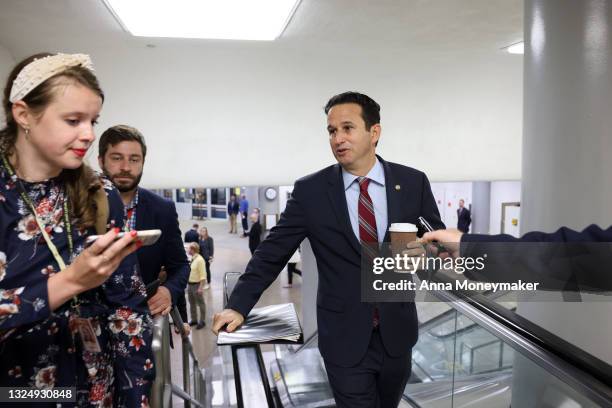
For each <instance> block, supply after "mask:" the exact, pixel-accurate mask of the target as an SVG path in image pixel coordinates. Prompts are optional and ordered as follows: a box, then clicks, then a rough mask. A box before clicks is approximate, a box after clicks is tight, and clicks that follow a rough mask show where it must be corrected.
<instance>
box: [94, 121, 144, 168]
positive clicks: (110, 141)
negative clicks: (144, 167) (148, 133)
mask: <svg viewBox="0 0 612 408" xmlns="http://www.w3.org/2000/svg"><path fill="white" fill-rule="evenodd" d="M121 142H138V143H139V144H140V147H141V148H142V159H143V160H144V158H145V157H146V156H147V145H146V144H145V140H144V136H143V135H142V133H140V132H139V131H138V129H136V128H133V127H131V126H127V125H117V126H113V127H110V128H108V129H106V130H105V131H104V133H102V136H100V141H99V142H98V152H99V153H98V154H99V156H100V157H102V158H104V155H105V154H106V151H107V150H108V147H109V146H115V145H117V144H119V143H121Z"/></svg>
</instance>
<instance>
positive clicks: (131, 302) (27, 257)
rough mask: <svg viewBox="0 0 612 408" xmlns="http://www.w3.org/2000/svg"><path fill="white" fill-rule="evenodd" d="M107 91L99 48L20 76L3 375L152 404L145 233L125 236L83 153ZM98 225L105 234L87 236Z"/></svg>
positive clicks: (0, 236) (8, 174)
mask: <svg viewBox="0 0 612 408" xmlns="http://www.w3.org/2000/svg"><path fill="white" fill-rule="evenodd" d="M103 100H104V93H103V92H102V89H101V88H100V85H99V83H98V80H97V78H96V76H95V74H94V71H93V65H92V62H91V59H90V58H89V56H88V55H84V54H49V53H44V54H37V55H33V56H31V57H28V58H26V59H25V60H23V61H21V62H20V63H19V64H17V65H16V66H15V68H14V69H13V70H12V72H11V73H10V74H9V77H8V80H7V83H6V87H5V89H4V98H3V108H4V113H5V117H6V125H5V126H4V127H3V128H2V129H0V351H1V354H2V358H0V384H2V386H4V387H12V388H16V387H29V388H42V389H54V388H57V387H75V404H76V405H78V406H87V407H89V406H114V407H136V406H138V407H141V406H142V407H147V406H148V398H149V393H150V389H151V384H152V381H153V379H154V378H155V369H154V366H153V353H152V350H151V341H152V337H153V336H152V326H153V320H152V319H151V315H150V313H149V310H148V308H147V305H146V301H145V296H146V290H145V285H144V284H143V282H142V280H141V278H140V275H139V274H138V272H137V268H136V264H137V259H136V255H135V254H134V255H130V254H132V252H133V251H135V250H136V249H137V248H138V247H139V246H140V245H141V243H139V241H137V232H136V231H132V232H131V233H129V234H125V236H124V237H123V238H121V239H118V240H116V238H117V234H118V233H119V231H120V229H121V228H122V227H123V204H122V203H121V198H120V197H119V194H118V193H117V190H116V189H115V188H114V187H113V185H112V184H111V183H110V182H109V181H108V180H103V179H101V178H100V177H99V176H98V175H97V174H95V173H94V172H93V171H92V170H91V168H89V166H87V165H86V164H84V163H83V161H84V157H85V155H86V154H87V151H88V150H89V148H90V147H91V146H92V144H93V143H94V140H95V135H94V126H95V124H96V123H97V120H98V117H99V114H100V111H101V109H102V102H103ZM108 226H110V230H109V231H108V232H106V230H107V229H108ZM91 235H100V236H99V238H98V239H97V240H96V241H95V242H94V243H93V244H91V245H89V246H87V245H86V243H85V241H86V239H87V237H89V236H91ZM15 405H19V404H13V405H12V406H15ZM53 405H55V404H53Z"/></svg>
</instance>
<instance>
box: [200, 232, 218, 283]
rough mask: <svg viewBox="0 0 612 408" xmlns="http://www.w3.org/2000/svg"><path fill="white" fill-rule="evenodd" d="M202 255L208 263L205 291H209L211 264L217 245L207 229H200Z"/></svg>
mask: <svg viewBox="0 0 612 408" xmlns="http://www.w3.org/2000/svg"><path fill="white" fill-rule="evenodd" d="M200 255H202V258H204V262H205V263H206V285H204V289H208V288H210V276H211V275H210V274H211V272H210V264H211V263H212V261H213V256H214V255H215V243H214V241H213V238H212V237H211V236H210V235H208V228H206V227H202V228H200Z"/></svg>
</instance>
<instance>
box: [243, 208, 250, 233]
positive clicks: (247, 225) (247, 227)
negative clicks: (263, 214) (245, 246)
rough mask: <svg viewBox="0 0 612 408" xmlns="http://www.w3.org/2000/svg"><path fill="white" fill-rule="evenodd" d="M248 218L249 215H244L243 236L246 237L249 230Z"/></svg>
mask: <svg viewBox="0 0 612 408" xmlns="http://www.w3.org/2000/svg"><path fill="white" fill-rule="evenodd" d="M248 216H249V214H247V213H246V212H243V213H242V234H244V235H246V232H247V231H248V230H249V221H248Z"/></svg>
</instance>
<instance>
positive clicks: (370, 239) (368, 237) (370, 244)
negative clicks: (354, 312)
mask: <svg viewBox="0 0 612 408" xmlns="http://www.w3.org/2000/svg"><path fill="white" fill-rule="evenodd" d="M369 185H370V179H369V178H367V177H361V178H360V179H359V205H358V207H357V213H358V215H359V240H360V241H361V243H362V249H363V250H364V251H365V252H366V254H367V255H368V257H370V258H373V257H374V256H376V252H377V248H378V232H377V229H376V216H375V215H374V205H373V204H372V198H370V194H368V186H369ZM372 321H373V323H374V327H377V326H378V324H379V323H380V315H379V313H378V307H376V306H374V312H373V316H372Z"/></svg>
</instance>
